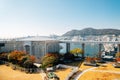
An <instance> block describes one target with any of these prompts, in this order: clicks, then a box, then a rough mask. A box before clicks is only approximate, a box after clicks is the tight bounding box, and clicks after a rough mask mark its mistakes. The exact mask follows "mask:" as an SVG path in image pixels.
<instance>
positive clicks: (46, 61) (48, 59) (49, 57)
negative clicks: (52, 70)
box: [42, 53, 59, 67]
mask: <svg viewBox="0 0 120 80" xmlns="http://www.w3.org/2000/svg"><path fill="white" fill-rule="evenodd" d="M58 59H59V55H58V54H55V53H48V54H46V55H45V56H44V57H43V58H42V66H43V67H50V66H54V65H55V64H56V63H57V62H58Z"/></svg>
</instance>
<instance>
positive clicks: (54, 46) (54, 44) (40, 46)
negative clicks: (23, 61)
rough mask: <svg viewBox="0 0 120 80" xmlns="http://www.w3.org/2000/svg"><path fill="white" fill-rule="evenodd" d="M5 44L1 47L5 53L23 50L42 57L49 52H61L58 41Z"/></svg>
mask: <svg viewBox="0 0 120 80" xmlns="http://www.w3.org/2000/svg"><path fill="white" fill-rule="evenodd" d="M4 43H5V46H4V47H1V50H2V51H4V52H10V51H13V50H22V51H26V52H28V53H29V54H31V55H34V56H36V57H42V56H44V55H45V54H46V53H49V52H59V42H58V41H6V42H4Z"/></svg>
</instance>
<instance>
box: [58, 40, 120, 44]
mask: <svg viewBox="0 0 120 80" xmlns="http://www.w3.org/2000/svg"><path fill="white" fill-rule="evenodd" d="M60 43H85V44H86V43H88V44H89V43H90V44H91V43H95V44H120V41H72V40H60Z"/></svg>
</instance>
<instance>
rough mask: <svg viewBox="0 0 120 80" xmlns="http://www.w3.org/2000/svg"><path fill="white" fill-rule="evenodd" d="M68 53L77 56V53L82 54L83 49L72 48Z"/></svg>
mask: <svg viewBox="0 0 120 80" xmlns="http://www.w3.org/2000/svg"><path fill="white" fill-rule="evenodd" d="M70 53H72V54H75V55H77V56H78V55H79V54H83V50H82V49H80V48H74V49H73V50H71V51H70Z"/></svg>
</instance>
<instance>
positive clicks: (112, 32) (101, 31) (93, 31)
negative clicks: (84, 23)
mask: <svg viewBox="0 0 120 80" xmlns="http://www.w3.org/2000/svg"><path fill="white" fill-rule="evenodd" d="M78 35H80V36H89V35H93V36H100V35H120V30H119V29H94V28H85V29H82V30H71V31H68V32H66V33H65V34H63V35H62V36H78Z"/></svg>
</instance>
